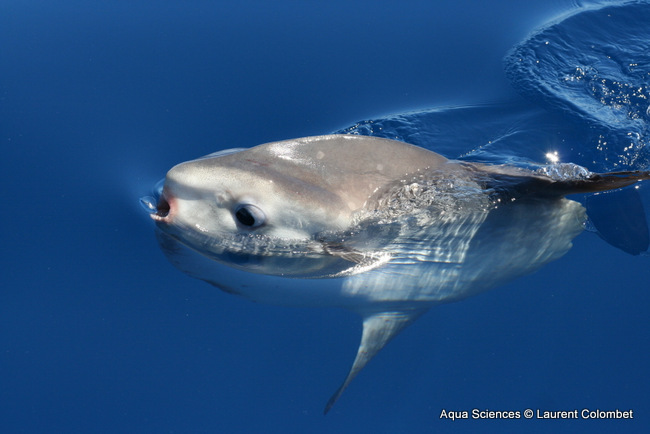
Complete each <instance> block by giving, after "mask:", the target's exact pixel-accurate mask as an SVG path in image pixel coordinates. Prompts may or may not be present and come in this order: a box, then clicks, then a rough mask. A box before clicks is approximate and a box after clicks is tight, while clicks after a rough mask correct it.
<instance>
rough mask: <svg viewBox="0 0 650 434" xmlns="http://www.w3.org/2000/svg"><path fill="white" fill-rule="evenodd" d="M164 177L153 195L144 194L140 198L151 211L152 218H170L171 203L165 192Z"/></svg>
mask: <svg viewBox="0 0 650 434" xmlns="http://www.w3.org/2000/svg"><path fill="white" fill-rule="evenodd" d="M163 182H164V179H163V180H161V181H160V182H158V183H157V184H156V187H155V188H154V191H153V197H152V196H144V197H141V198H140V204H141V205H142V207H143V208H144V209H145V211H147V213H149V215H150V216H151V218H152V219H154V220H156V221H166V220H168V217H169V214H170V212H171V208H172V207H171V205H170V204H169V202H170V201H169V200H167V198H166V197H165V194H164V192H163Z"/></svg>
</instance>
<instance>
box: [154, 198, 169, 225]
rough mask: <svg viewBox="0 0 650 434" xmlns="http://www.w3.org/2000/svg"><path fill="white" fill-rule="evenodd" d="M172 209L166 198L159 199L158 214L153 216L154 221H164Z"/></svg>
mask: <svg viewBox="0 0 650 434" xmlns="http://www.w3.org/2000/svg"><path fill="white" fill-rule="evenodd" d="M170 210H171V207H170V206H169V202H167V200H166V199H165V197H164V196H160V199H158V205H157V206H156V212H155V213H153V214H152V215H151V217H152V218H153V219H154V220H163V219H165V218H166V217H167V216H168V215H169V211H170Z"/></svg>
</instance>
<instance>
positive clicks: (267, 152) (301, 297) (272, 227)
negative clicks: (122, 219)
mask: <svg viewBox="0 0 650 434" xmlns="http://www.w3.org/2000/svg"><path fill="white" fill-rule="evenodd" d="M648 178H649V175H648V173H641V172H629V173H616V174H605V175H597V174H589V173H587V175H583V176H577V177H562V178H554V177H551V176H547V175H544V174H543V173H542V172H541V173H538V172H532V171H529V170H524V169H520V168H515V167H508V166H486V165H480V164H469V163H462V162H458V161H453V160H448V159H446V158H445V157H443V156H441V155H438V154H436V153H434V152H431V151H428V150H426V149H423V148H419V147H415V146H412V145H408V144H406V143H401V142H397V141H393V140H387V139H380V138H373V137H363V136H345V135H330V136H318V137H306V138H301V139H295V140H288V141H283V142H275V143H268V144H265V145H260V146H257V147H254V148H251V149H247V150H242V151H239V152H232V153H217V154H213V155H210V156H207V157H204V158H201V159H198V160H193V161H189V162H186V163H182V164H179V165H177V166H175V167H173V168H172V169H171V170H170V171H169V172H168V173H167V176H166V179H165V184H164V188H163V192H162V196H161V198H160V200H159V203H158V208H157V210H156V212H154V213H152V218H153V219H154V220H155V221H156V224H157V227H158V238H159V241H160V244H161V247H162V249H163V251H164V252H165V253H166V255H167V256H168V258H169V259H170V261H171V262H172V263H173V264H174V265H175V266H176V267H178V268H179V269H181V270H183V271H184V272H186V273H187V274H189V275H191V276H192V277H196V278H199V279H202V280H204V281H206V282H208V283H210V284H212V285H214V286H216V287H218V288H220V289H222V290H224V291H226V292H229V293H233V294H237V295H240V296H243V297H246V298H249V299H251V300H253V301H257V302H263V303H273V304H281V305H297V306H332V307H343V308H347V309H349V310H351V311H353V312H356V313H358V314H359V315H361V317H362V318H363V333H362V338H361V343H360V345H359V350H358V353H357V357H356V359H355V361H354V363H353V365H352V368H351V369H350V372H349V373H348V375H347V377H346V379H345V381H344V382H343V384H342V385H341V386H340V387H339V389H338V390H337V391H336V393H335V394H334V395H333V396H332V398H331V399H330V400H329V402H328V403H327V406H326V408H325V412H327V411H329V409H330V408H331V407H332V405H333V404H334V403H335V402H336V400H337V399H338V398H339V397H340V396H341V394H342V392H343V391H344V390H345V388H346V387H347V386H348V385H349V384H350V382H351V381H352V379H353V378H354V377H355V376H356V375H357V374H358V373H359V372H360V371H361V370H362V369H363V367H364V366H365V365H366V363H368V361H370V360H371V359H372V357H373V356H374V355H375V354H376V353H377V352H378V351H379V350H381V348H383V347H384V345H386V344H387V343H388V342H389V341H390V340H391V339H392V338H393V337H394V336H396V335H397V334H398V333H399V332H400V331H401V330H403V329H404V328H405V327H406V326H407V325H409V324H411V323H412V322H413V321H414V320H415V319H417V318H418V317H419V316H420V315H421V314H423V313H424V312H426V311H427V310H428V309H429V308H430V307H432V306H434V305H436V304H440V303H446V302H451V301H457V300H461V299H463V298H466V297H468V296H472V295H475V294H478V293H480V292H483V291H486V290H488V289H491V288H493V287H495V286H497V285H499V284H502V283H504V282H507V281H509V280H511V279H514V278H516V277H518V276H521V275H524V274H527V273H530V272H532V271H534V270H536V269H538V268H540V267H541V266H543V265H544V264H546V263H548V262H550V261H552V260H555V259H557V258H559V257H561V256H562V255H564V254H565V253H566V252H567V251H568V250H569V248H570V247H571V240H572V239H573V238H574V237H575V236H577V235H578V234H579V233H580V232H581V231H582V230H583V227H584V226H583V225H584V222H585V220H586V215H585V210H584V208H583V207H582V206H581V205H580V204H579V203H577V202H574V201H571V200H568V199H566V198H564V196H565V195H567V194H571V193H584V192H591V191H603V190H609V189H613V188H619V187H623V186H626V185H630V184H632V183H634V182H637V181H638V180H642V179H648ZM260 275H264V277H263V278H262V279H261V278H260ZM260 282H263V284H260Z"/></svg>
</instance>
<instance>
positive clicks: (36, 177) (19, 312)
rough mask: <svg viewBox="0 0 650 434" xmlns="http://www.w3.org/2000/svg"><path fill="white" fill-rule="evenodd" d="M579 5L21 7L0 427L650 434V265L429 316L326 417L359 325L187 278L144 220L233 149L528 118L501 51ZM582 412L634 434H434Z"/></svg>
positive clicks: (1, 303)
mask: <svg viewBox="0 0 650 434" xmlns="http://www.w3.org/2000/svg"><path fill="white" fill-rule="evenodd" d="M573 3H574V2H572V1H559V0H555V1H553V2H537V3H531V2H520V1H515V0H499V1H498V2H479V1H470V0H460V1H459V0H455V1H444V2H433V1H403V2H394V4H391V5H383V4H382V3H381V2H376V1H339V0H336V1H327V2H299V1H287V0H283V1H275V2H267V1H251V0H245V1H242V0H238V1H232V2H226V1H222V2H211V1H190V2H181V1H169V0H168V1H157V2H151V1H70V0H67V1H63V2H51V1H30V0H20V1H18V0H4V1H3V2H2V3H1V4H0V47H1V48H0V140H1V142H2V155H3V156H2V159H0V182H1V184H0V185H1V186H2V187H1V190H0V191H1V193H2V206H1V208H0V209H1V212H0V218H1V221H2V225H1V227H2V243H1V246H2V247H1V252H2V273H1V275H0V288H1V291H0V431H2V432H139V433H142V432H370V431H373V432H433V431H435V432H443V431H469V432H475V431H477V430H479V431H495V432H504V431H509V430H512V431H519V430H522V429H527V430H531V431H540V432H547V431H549V430H562V431H564V430H566V431H571V430H577V429H580V430H589V431H599V430H603V431H611V430H620V431H627V432H630V431H640V432H643V431H645V430H646V429H647V428H648V413H649V411H650V400H649V399H648V397H647V390H648V389H649V388H650V380H649V378H648V375H647V366H648V363H649V361H650V360H649V359H650V357H649V354H648V343H649V338H650V328H648V322H647V308H648V305H649V301H650V296H649V295H648V291H647V288H648V282H650V267H649V266H648V258H647V257H633V256H630V255H626V254H625V253H623V252H620V251H618V250H615V249H614V248H612V247H610V246H608V245H607V244H605V243H604V242H603V241H602V240H600V239H599V238H597V237H596V236H594V235H593V234H590V233H585V234H583V235H581V236H579V237H578V238H577V240H576V242H575V247H574V249H573V250H571V251H570V252H569V254H568V255H567V256H566V257H564V258H562V259H561V260H560V261H558V262H555V263H552V264H550V265H548V266H546V267H545V268H544V269H542V270H541V271H540V272H538V273H536V274H534V275H532V276H528V277H525V278H522V279H519V280H518V281H516V282H513V283H511V284H509V285H506V286H504V287H502V288H500V289H498V290H495V291H492V292H490V293H487V294H484V295H482V296H479V297H476V298H473V299H469V300H467V301H465V302H463V303H458V304H453V305H447V306H441V307H438V308H435V309H433V310H432V312H431V313H429V314H428V315H426V316H425V317H423V318H421V319H420V320H419V321H418V322H416V323H415V324H414V325H413V326H412V327H411V328H410V329H408V330H407V331H406V332H404V333H403V334H402V335H401V336H400V337H399V338H397V339H396V340H395V341H394V342H392V343H391V344H390V345H389V346H388V347H387V348H386V350H385V351H383V352H382V353H381V354H380V355H379V356H378V357H377V358H376V359H375V360H373V362H372V363H371V364H370V365H369V366H368V367H367V368H366V369H365V370H364V372H363V373H362V374H361V375H360V376H359V378H358V379H356V380H355V382H354V383H353V384H352V386H351V387H350V389H349V390H348V391H347V392H346V393H345V395H344V396H343V397H342V399H341V400H340V401H339V402H338V403H337V405H336V406H335V407H334V409H333V410H332V411H331V413H330V414H329V415H328V416H327V417H323V416H322V409H323V406H324V404H325V402H326V400H327V398H328V397H329V396H330V394H331V393H332V392H333V391H334V390H335V388H336V387H337V386H338V384H339V383H340V381H341V380H342V379H343V376H344V374H345V373H346V372H347V369H348V367H349V363H350V362H351V360H352V358H353V355H354V353H355V351H356V346H357V343H358V339H359V333H360V323H359V319H358V318H357V317H355V316H354V315H352V314H349V313H347V312H344V311H337V310H324V309H289V308H281V307H274V306H266V305H258V304H254V303H251V302H248V301H246V300H242V299H239V298H236V297H233V296H230V295H227V294H223V293H221V292H219V291H217V290H216V289H214V288H212V287H210V286H209V285H206V284H204V283H202V282H199V281H196V280H193V279H190V278H188V277H187V276H185V275H183V274H181V273H180V272H178V271H177V270H175V269H174V268H173V267H172V266H171V265H170V264H169V263H167V262H166V260H165V259H164V257H163V255H162V254H161V253H160V251H159V250H158V247H157V244H156V241H155V239H154V236H153V229H152V223H151V222H150V221H149V219H148V217H147V216H146V214H145V213H144V212H143V211H142V210H141V209H140V207H139V205H138V197H139V196H142V195H145V194H148V193H149V191H150V188H151V186H152V185H153V184H154V183H155V182H156V181H157V180H158V179H160V178H161V177H162V176H163V175H164V173H165V171H166V170H167V169H168V168H169V167H171V166H172V165H173V164H175V163H178V162H180V161H184V160H187V159H191V158H194V157H197V156H200V155H203V154H207V153H210V152H214V151H216V150H219V149H224V148H231V147H240V146H252V145H255V144H258V143H263V142H267V141H272V140H279V139H285V138H291V137H297V136H304V135H310V134H323V133H328V132H330V131H333V130H335V129H338V128H342V127H345V126H348V125H351V124H352V123H354V122H355V121H357V120H360V119H365V118H370V117H378V116H381V115H384V114H388V113H396V112H402V111H407V110H413V109H419V108H426V107H436V106H445V105H457V104H476V103H486V102H497V101H498V102H500V101H507V100H510V99H515V98H517V97H516V93H515V92H514V90H512V89H511V88H510V85H509V84H508V81H507V80H506V78H505V76H504V74H503V66H502V58H503V55H504V54H505V53H506V51H507V50H508V49H509V48H510V47H511V46H513V45H514V44H515V43H517V42H519V41H521V40H522V39H523V38H524V37H525V36H526V35H527V34H528V32H530V31H531V30H533V29H534V28H536V27H537V26H540V25H542V24H544V23H545V22H547V21H548V20H550V19H551V18H553V17H555V16H558V15H561V14H563V13H566V12H567V11H569V10H571V8H573V7H575V5H574V4H573ZM584 407H588V408H594V409H595V408H601V409H604V410H612V409H616V408H619V409H621V410H628V409H633V410H634V411H635V419H634V420H632V421H575V422H572V421H473V420H470V421H456V422H451V421H448V420H440V419H439V414H440V411H441V410H442V409H447V410H468V411H469V410H471V409H472V408H480V409H485V408H487V409H493V410H520V411H523V409H525V408H533V409H534V408H541V409H548V410H572V409H582V408H584Z"/></svg>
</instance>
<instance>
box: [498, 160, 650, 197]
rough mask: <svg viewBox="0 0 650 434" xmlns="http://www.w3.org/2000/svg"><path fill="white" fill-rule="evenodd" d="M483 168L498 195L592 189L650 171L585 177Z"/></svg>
mask: <svg viewBox="0 0 650 434" xmlns="http://www.w3.org/2000/svg"><path fill="white" fill-rule="evenodd" d="M486 172H487V173H488V174H489V179H487V182H486V187H488V188H494V189H495V191H496V192H497V194H499V195H500V196H504V197H505V198H511V199H518V198H525V197H562V196H566V195H568V194H577V193H595V192H599V191H607V190H614V189H617V188H622V187H627V186H628V185H632V184H634V183H636V182H638V181H643V180H648V179H650V172H647V171H629V172H608V173H592V174H590V175H589V176H587V177H584V178H569V179H554V178H552V177H549V176H545V175H541V174H530V173H528V174H527V173H525V172H522V171H521V170H520V169H516V168H511V167H502V166H493V167H489V168H488V169H486Z"/></svg>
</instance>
